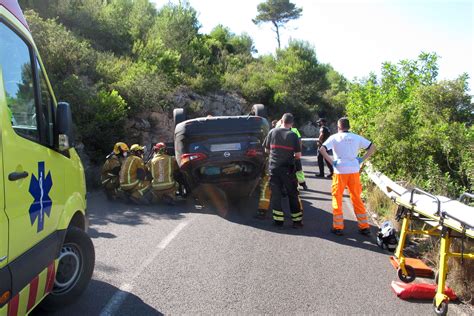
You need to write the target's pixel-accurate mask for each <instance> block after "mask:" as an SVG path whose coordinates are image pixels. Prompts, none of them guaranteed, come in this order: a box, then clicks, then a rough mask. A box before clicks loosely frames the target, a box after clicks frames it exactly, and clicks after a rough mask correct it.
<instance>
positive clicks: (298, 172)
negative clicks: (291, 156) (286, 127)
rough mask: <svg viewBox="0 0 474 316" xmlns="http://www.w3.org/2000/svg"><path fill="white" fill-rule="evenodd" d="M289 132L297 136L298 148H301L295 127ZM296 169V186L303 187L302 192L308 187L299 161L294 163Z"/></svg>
mask: <svg viewBox="0 0 474 316" xmlns="http://www.w3.org/2000/svg"><path fill="white" fill-rule="evenodd" d="M291 131H292V132H293V133H295V134H296V136H298V141H299V142H300V148H301V149H303V148H302V141H301V134H300V131H299V130H298V129H297V128H296V127H292V128H291ZM295 164H296V165H295V167H296V179H298V184H299V185H300V186H302V187H303V189H304V190H308V186H307V185H306V179H305V177H304V171H303V165H302V164H301V159H298V160H296V161H295Z"/></svg>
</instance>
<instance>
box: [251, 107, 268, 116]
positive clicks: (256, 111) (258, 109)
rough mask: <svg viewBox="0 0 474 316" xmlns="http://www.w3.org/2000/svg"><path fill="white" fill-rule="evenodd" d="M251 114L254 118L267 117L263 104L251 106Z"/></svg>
mask: <svg viewBox="0 0 474 316" xmlns="http://www.w3.org/2000/svg"><path fill="white" fill-rule="evenodd" d="M252 112H253V114H254V115H255V116H261V117H265V118H266V117H267V109H265V105H263V104H254V105H253V106H252Z"/></svg>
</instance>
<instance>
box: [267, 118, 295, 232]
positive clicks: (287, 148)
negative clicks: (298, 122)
mask: <svg viewBox="0 0 474 316" xmlns="http://www.w3.org/2000/svg"><path fill="white" fill-rule="evenodd" d="M293 121H294V118H293V115H292V114H291V113H285V114H284V115H283V117H282V123H283V126H282V127H278V128H274V129H272V130H271V131H270V133H268V135H267V137H266V138H265V141H264V143H263V146H264V147H265V150H266V151H267V152H269V153H270V158H269V171H270V188H271V197H270V206H271V208H272V211H273V220H274V223H275V225H277V226H283V223H284V221H285V217H284V215H285V214H284V213H283V208H282V203H281V200H282V190H283V189H286V193H287V194H288V200H289V202H290V211H291V218H292V220H293V227H295V228H300V227H303V221H302V220H303V210H302V208H301V205H300V203H299V196H298V194H299V193H298V180H297V179H296V174H295V164H296V161H297V160H300V159H301V144H300V141H299V139H298V136H297V135H296V134H295V133H294V132H292V131H291V128H292V127H293Z"/></svg>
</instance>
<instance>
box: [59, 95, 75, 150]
mask: <svg viewBox="0 0 474 316" xmlns="http://www.w3.org/2000/svg"><path fill="white" fill-rule="evenodd" d="M56 126H57V133H58V149H59V151H66V150H68V149H69V148H71V147H74V146H75V141H74V134H73V130H72V113H71V106H70V105H69V103H67V102H58V107H57V110H56Z"/></svg>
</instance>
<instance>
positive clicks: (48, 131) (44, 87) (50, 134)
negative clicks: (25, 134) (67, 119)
mask: <svg viewBox="0 0 474 316" xmlns="http://www.w3.org/2000/svg"><path fill="white" fill-rule="evenodd" d="M36 69H38V77H39V80H40V99H41V100H40V101H41V109H42V111H41V112H42V117H41V118H42V120H43V122H42V123H43V124H41V126H42V127H43V129H44V133H43V135H44V140H43V143H44V144H45V145H46V146H49V147H53V145H54V120H53V117H54V115H53V108H54V104H53V97H52V96H51V92H50V91H49V88H48V84H47V83H46V78H45V75H44V72H43V70H42V69H41V66H40V64H39V62H38V60H36Z"/></svg>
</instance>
